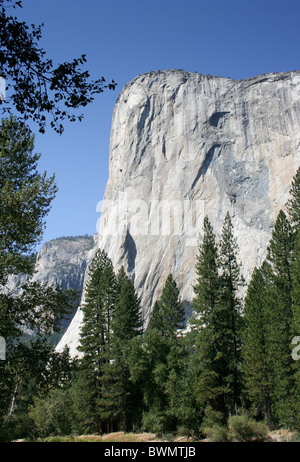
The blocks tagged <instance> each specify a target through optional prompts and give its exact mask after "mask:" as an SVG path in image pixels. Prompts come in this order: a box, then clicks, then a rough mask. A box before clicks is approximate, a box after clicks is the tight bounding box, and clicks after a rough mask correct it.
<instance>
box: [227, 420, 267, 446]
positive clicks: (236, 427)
mask: <svg viewBox="0 0 300 462" xmlns="http://www.w3.org/2000/svg"><path fill="white" fill-rule="evenodd" d="M228 427H229V435H230V437H231V439H233V440H237V441H263V440H264V439H265V438H266V436H267V434H268V428H267V426H266V425H265V424H263V423H262V422H256V421H255V420H253V419H251V418H249V417H248V416H246V415H233V416H231V417H229V419H228Z"/></svg>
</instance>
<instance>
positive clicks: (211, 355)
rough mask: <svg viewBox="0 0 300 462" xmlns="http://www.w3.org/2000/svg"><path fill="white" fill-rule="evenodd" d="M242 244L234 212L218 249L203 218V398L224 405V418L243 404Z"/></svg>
mask: <svg viewBox="0 0 300 462" xmlns="http://www.w3.org/2000/svg"><path fill="white" fill-rule="evenodd" d="M237 250H238V248H237V244H236V240H235V238H234V236H233V226H232V223H231V218H230V216H229V214H227V215H226V217H225V221H224V224H223V230H222V236H221V240H220V244H219V251H218V250H217V246H216V243H215V236H214V233H213V229H212V226H211V225H210V223H209V220H208V219H207V217H206V218H205V219H204V236H203V241H202V242H200V245H199V251H198V257H197V264H196V273H197V284H196V286H195V287H194V290H195V293H196V297H195V300H194V302H193V306H194V307H195V309H196V310H197V314H198V321H196V323H195V324H196V330H197V331H198V334H197V336H196V345H197V348H198V354H199V364H200V371H199V380H198V395H199V404H200V405H201V406H202V408H203V410H204V408H205V407H207V406H208V405H210V406H212V408H213V409H214V410H215V411H220V412H221V413H222V415H223V418H224V421H225V420H226V418H227V416H228V415H229V413H230V412H234V411H235V409H236V407H237V405H238V404H239V399H240V393H241V377H240V371H239V368H240V363H241V354H240V349H241V324H242V318H241V300H240V298H239V296H238V293H237V292H238V290H239V288H240V286H241V285H242V278H241V276H240V269H239V265H238V263H237V256H236V254H237Z"/></svg>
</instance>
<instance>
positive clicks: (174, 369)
mask: <svg viewBox="0 0 300 462" xmlns="http://www.w3.org/2000/svg"><path fill="white" fill-rule="evenodd" d="M183 324H184V310H183V307H182V303H181V300H180V298H179V290H178V287H177V284H176V281H175V280H174V279H173V276H172V275H171V274H169V275H168V277H167V279H166V282H165V285H164V288H163V290H162V295H161V297H160V299H159V300H158V301H157V302H156V303H155V307H154V310H153V311H152V313H151V316H150V321H149V325H148V327H147V330H146V332H145V335H144V342H143V354H144V364H145V366H144V374H145V381H144V404H145V408H146V409H145V411H144V414H143V425H144V428H145V429H148V430H150V431H155V432H162V433H164V432H165V431H166V430H168V429H169V430H171V429H174V426H176V421H177V416H176V414H177V410H176V399H177V398H176V395H177V391H178V389H177V385H178V383H179V381H180V375H181V373H182V369H183V363H182V355H183V350H182V346H181V340H180V338H179V337H178V335H177V334H178V329H179V328H180V327H182V326H183Z"/></svg>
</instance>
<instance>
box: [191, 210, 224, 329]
mask: <svg viewBox="0 0 300 462" xmlns="http://www.w3.org/2000/svg"><path fill="white" fill-rule="evenodd" d="M203 228H204V236H203V241H202V242H201V243H200V244H199V249H198V255H197V262H196V268H195V269H196V274H197V283H196V285H195V286H194V292H195V294H196V297H195V298H194V300H193V309H194V310H195V311H196V312H197V313H198V314H200V315H201V322H202V323H203V324H209V323H210V322H211V317H212V315H213V314H212V313H213V310H214V308H215V306H216V302H217V299H218V291H219V275H218V248H217V245H216V238H215V235H214V232H213V227H212V226H211V224H210V222H209V219H208V217H207V216H206V217H205V218H204V224H203Z"/></svg>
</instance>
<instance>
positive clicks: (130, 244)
mask: <svg viewBox="0 0 300 462" xmlns="http://www.w3.org/2000/svg"><path fill="white" fill-rule="evenodd" d="M122 249H123V250H124V251H123V254H122V260H123V259H126V260H127V264H128V266H127V271H128V273H133V274H134V268H135V259H136V254H137V252H136V245H135V242H134V239H133V237H132V236H131V234H130V232H129V231H128V230H127V233H126V237H125V240H124V243H123V245H122Z"/></svg>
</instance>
